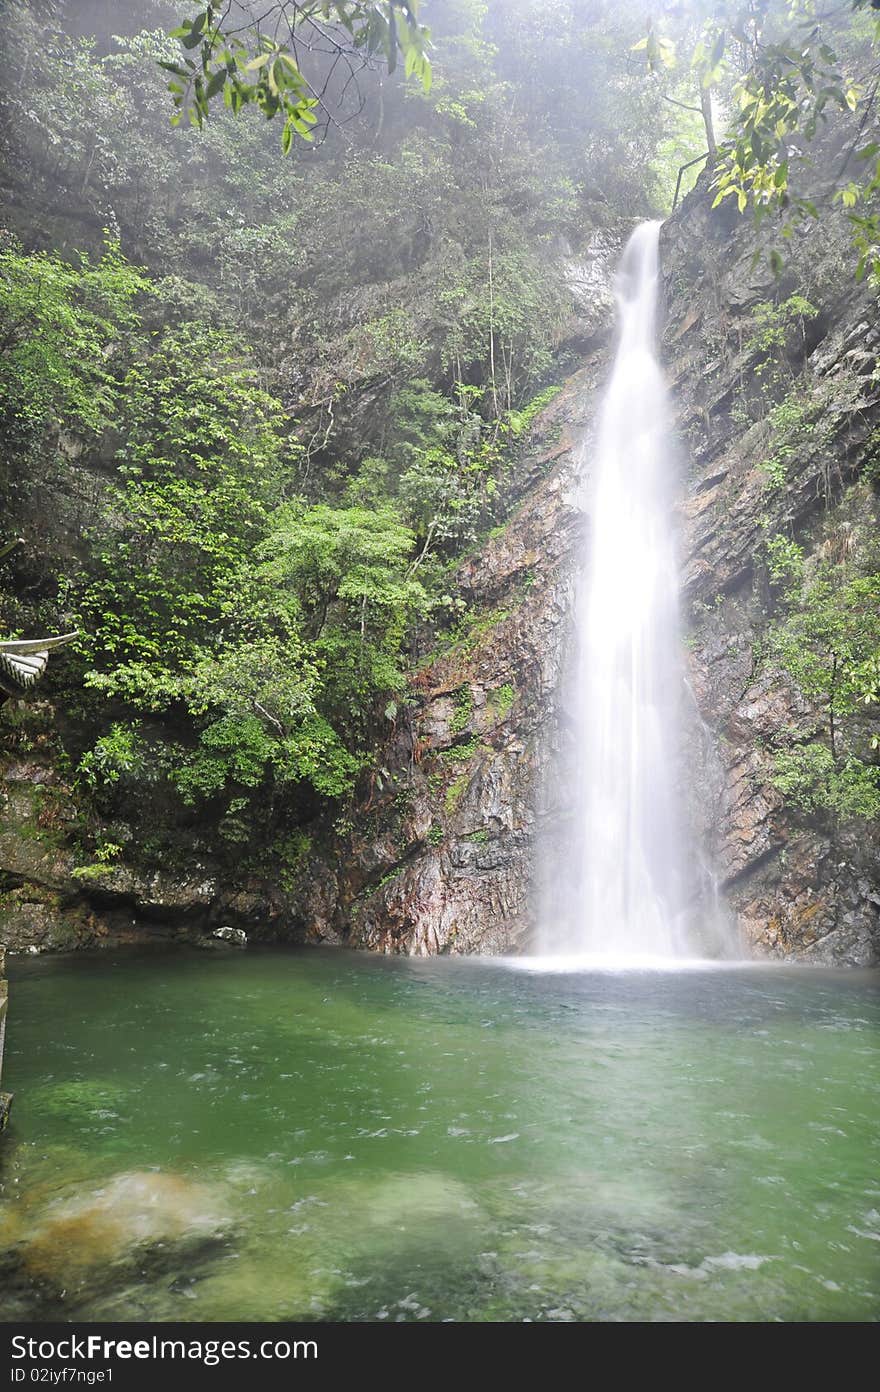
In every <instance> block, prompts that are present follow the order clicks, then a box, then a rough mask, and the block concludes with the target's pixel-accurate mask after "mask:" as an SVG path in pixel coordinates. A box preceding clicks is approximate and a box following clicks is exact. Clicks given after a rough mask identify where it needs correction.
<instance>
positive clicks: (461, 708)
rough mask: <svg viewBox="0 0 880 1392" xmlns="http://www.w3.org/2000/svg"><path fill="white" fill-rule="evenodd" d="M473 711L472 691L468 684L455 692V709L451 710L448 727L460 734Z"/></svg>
mask: <svg viewBox="0 0 880 1392" xmlns="http://www.w3.org/2000/svg"><path fill="white" fill-rule="evenodd" d="M473 713H474V693H473V692H472V691H471V688H470V687H469V686H463V687H461V688H460V689H459V690H458V691H457V692H456V693H455V710H454V711H453V715H452V721H451V724H450V728H451V729H452V730H453V732H454V733H455V734H460V733H461V731H462V730H466V729H467V727H468V725H469V724H470V721H471V716H472V715H473Z"/></svg>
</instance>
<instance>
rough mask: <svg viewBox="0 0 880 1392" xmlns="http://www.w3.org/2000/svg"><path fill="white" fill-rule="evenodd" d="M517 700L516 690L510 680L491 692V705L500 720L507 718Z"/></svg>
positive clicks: (496, 717)
mask: <svg viewBox="0 0 880 1392" xmlns="http://www.w3.org/2000/svg"><path fill="white" fill-rule="evenodd" d="M515 700H516V690H515V688H514V687H513V686H512V685H511V683H510V682H505V683H504V685H503V686H497V687H496V688H495V690H494V691H490V692H489V705H490V706H491V707H492V711H493V713H494V715H495V719H496V720H498V721H501V720H506V719H507V717H508V715H509V714H510V709H511V706H512V705H513V703H514V701H515Z"/></svg>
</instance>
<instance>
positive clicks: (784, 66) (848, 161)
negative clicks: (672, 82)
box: [636, 0, 880, 278]
mask: <svg viewBox="0 0 880 1392" xmlns="http://www.w3.org/2000/svg"><path fill="white" fill-rule="evenodd" d="M876 8H878V6H877V4H876V2H875V0H848V3H847V4H844V5H839V6H835V7H832V8H831V9H830V10H827V11H822V10H820V11H819V12H817V11H816V8H815V6H814V5H813V3H812V0H791V3H790V4H787V5H785V6H784V7H783V6H779V7H776V6H774V5H772V4H770V3H769V0H702V4H701V5H700V6H699V7H698V9H697V11H696V13H695V12H694V11H693V10H692V9H688V11H687V12H686V16H685V19H684V21H683V22H682V23H681V24H680V26H679V31H678V33H677V34H676V35H675V36H671V35H669V34H666V33H663V32H662V31H660V30H659V29H654V28H651V29H649V32H648V34H647V35H646V36H645V37H643V38H642V39H641V40H640V41H639V43H638V44H637V45H636V50H637V51H639V52H643V53H644V55H645V60H646V64H647V67H648V69H649V71H650V72H651V73H652V74H654V75H655V76H660V75H662V74H664V73H666V74H669V73H680V72H681V71H682V68H684V69H685V70H687V71H690V73H691V74H692V75H693V77H694V79H695V80H696V82H697V84H698V89H699V93H700V104H701V109H702V112H703V116H704V121H705V131H706V142H707V147H708V148H707V158H708V160H709V163H710V165H711V166H712V167H713V169H714V178H713V185H712V186H713V188H714V190H715V195H716V196H715V206H717V205H718V204H720V203H722V202H724V201H725V200H726V199H728V198H733V199H735V201H736V204H737V207H738V209H739V211H740V212H741V213H745V212H746V211H747V210H748V209H751V210H752V213H753V215H754V217H755V220H756V221H757V222H758V223H760V222H762V221H763V220H764V219H765V218H766V217H767V216H768V214H770V213H777V214H779V215H781V216H782V218H783V222H782V228H781V230H782V235H783V237H785V238H788V237H790V236H791V235H792V230H793V226H794V224H795V223H796V222H797V221H798V220H799V219H802V218H804V217H813V218H815V217H818V216H819V208H820V205H821V201H822V198H818V199H817V197H816V196H815V195H814V194H808V193H807V192H806V191H804V189H803V188H801V187H800V183H799V175H800V172H801V170H802V169H803V167H804V166H805V164H806V161H807V157H808V154H809V147H810V144H811V142H812V141H814V140H815V139H816V137H817V136H818V135H819V134H820V133H821V132H822V131H823V129H824V128H825V125H826V122H827V117H828V114H829V112H833V111H835V110H836V111H838V112H841V113H843V114H844V116H846V117H850V118H852V121H853V130H852V134H851V136H850V137H848V138H847V142H846V147H845V149H844V150H843V153H842V158H841V159H840V162H839V166H838V169H837V170H836V172H835V175H834V177H833V180H832V184H831V187H830V188H829V189H828V191H827V193H826V194H825V195H823V197H824V198H825V199H826V200H827V201H829V202H830V201H832V200H835V201H838V202H840V203H842V204H843V206H844V207H845V208H846V209H847V216H848V218H849V221H850V223H851V226H852V232H853V242H854V245H855V248H856V251H857V253H858V264H857V268H856V273H857V276H858V277H859V278H861V276H863V275H864V274H865V272H866V270H867V269H869V268H870V269H871V270H872V271H873V272H874V273H875V274H877V273H880V221H878V213H877V212H876V210H875V209H874V208H873V207H872V206H871V204H872V201H873V199H874V195H875V194H876V193H877V192H878V190H880V158H878V156H880V143H878V142H877V141H875V140H873V139H866V138H865V132H866V128H867V126H868V122H869V121H870V118H871V116H872V114H873V112H874V109H875V103H876V97H877V92H878V86H880V60H878V55H877V49H878V47H880V18H876V17H874V18H869V16H868V14H867V13H866V12H867V11H868V10H870V9H876ZM676 40H677V41H676ZM722 86H726V88H727V93H728V98H729V101H730V104H731V105H732V108H733V115H732V118H731V125H730V130H729V133H728V134H727V135H726V137H725V138H724V139H723V140H722V141H721V143H720V144H718V143H717V142H716V138H715V131H714V124H713V118H712V108H711V94H712V92H713V91H714V90H719V89H720V88H721V87H722ZM699 158H702V157H700V156H698V159H699ZM859 168H861V170H862V171H863V172H862V173H861V174H860V175H859V174H858V173H857V171H858V169H859ZM770 256H771V261H772V263H773V266H774V269H775V270H776V271H779V270H780V269H781V265H782V258H781V256H780V253H779V251H778V249H776V248H774V249H772V250H771V252H770Z"/></svg>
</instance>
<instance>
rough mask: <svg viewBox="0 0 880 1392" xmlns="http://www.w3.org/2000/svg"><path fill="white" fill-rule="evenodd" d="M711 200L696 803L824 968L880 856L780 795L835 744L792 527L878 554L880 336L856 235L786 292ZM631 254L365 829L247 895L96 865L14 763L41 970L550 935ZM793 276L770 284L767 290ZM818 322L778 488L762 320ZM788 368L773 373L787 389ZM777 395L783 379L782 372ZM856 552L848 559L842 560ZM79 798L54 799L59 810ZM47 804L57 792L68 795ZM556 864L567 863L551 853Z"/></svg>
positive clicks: (478, 573) (697, 347)
mask: <svg viewBox="0 0 880 1392" xmlns="http://www.w3.org/2000/svg"><path fill="white" fill-rule="evenodd" d="M710 201H711V200H710V199H709V198H708V197H707V196H706V193H705V190H701V189H700V188H699V187H698V189H697V190H696V191H695V193H694V194H692V195H691V196H690V197H689V199H688V200H686V203H685V205H684V206H683V208H682V209H681V210H680V211H679V213H678V214H676V216H675V217H674V218H673V219H672V220H671V221H670V222H669V223H668V224H667V226H666V228H665V229H664V233H663V240H662V261H663V278H664V291H665V301H666V327H665V333H664V340H663V353H664V357H665V360H666V365H667V370H668V374H669V377H670V380H671V384H672V388H673V395H674V400H675V404H676V409H677V413H678V421H679V429H680V435H681V441H682V452H681V453H682V468H683V475H684V486H683V491H684V497H683V502H682V508H681V524H682V552H683V561H684V574H685V595H686V609H687V617H688V621H689V636H688V664H689V671H690V679H689V686H690V695H691V698H692V699H691V700H690V701H689V707H688V709H689V719H690V731H689V751H688V758H687V761H686V762H687V772H688V790H687V791H688V797H689V802H690V805H691V810H692V820H693V824H694V835H695V837H696V838H697V842H698V845H699V849H700V853H701V854H702V855H704V856H705V858H706V860H707V863H711V864H713V865H714V866H715V867H716V870H717V878H718V886H719V891H720V893H721V895H722V897H723V899H724V900H725V901H726V902H727V903H728V905H729V908H730V913H731V916H732V918H733V920H734V921H735V923H736V924H737V925H738V927H739V930H740V933H741V935H742V938H743V939H744V941H745V943H746V945H747V946H748V947H749V948H750V949H751V950H753V951H754V952H756V953H757V954H769V955H771V956H784V957H798V958H804V959H806V960H810V961H815V962H836V963H861V964H867V963H873V962H876V961H878V960H880V928H878V924H880V913H878V910H880V893H878V890H877V885H878V870H880V851H878V848H877V846H876V844H873V843H871V842H870V840H869V838H868V837H866V835H865V829H864V825H862V826H861V827H860V828H854V827H853V826H846V825H837V824H832V823H831V822H828V821H825V822H822V821H821V820H819V821H816V820H814V821H813V822H812V823H809V824H808V823H807V822H805V821H804V820H803V819H802V818H800V819H799V818H798V816H796V815H795V813H794V812H793V811H792V810H791V808H790V807H788V806H787V805H786V804H784V802H783V799H782V797H781V795H780V794H779V792H778V791H777V790H776V788H775V786H774V783H773V756H772V748H771V747H770V746H771V744H772V737H773V735H774V732H775V731H778V730H779V729H780V728H782V727H786V728H788V727H790V728H792V729H794V730H796V731H800V732H801V733H802V734H803V735H804V736H805V737H806V736H809V735H811V734H813V733H815V732H817V731H820V730H821V729H822V728H823V722H824V721H825V719H826V713H825V712H823V711H822V710H820V709H817V708H811V706H810V705H809V703H808V702H806V701H805V700H804V698H803V697H802V696H800V695H799V694H798V693H797V692H796V690H795V688H794V687H793V685H792V683H791V682H790V680H789V679H788V678H787V677H786V675H785V674H784V672H783V671H782V670H781V669H773V668H772V667H770V668H768V667H767V666H766V664H765V665H763V666H762V667H761V668H760V670H759V669H758V668H757V666H756V662H755V656H754V651H755V643H756V639H758V638H759V637H760V635H761V633H762V631H763V630H764V629H765V628H766V626H767V624H768V623H769V621H770V619H769V617H768V612H769V611H768V596H767V579H766V568H765V567H764V566H763V562H762V559H761V558H762V555H763V554H764V553H763V551H762V544H763V542H764V541H765V538H766V535H767V533H768V529H769V530H770V531H773V532H781V531H783V530H784V531H785V532H786V534H787V535H790V536H792V537H796V538H797V539H798V540H799V542H800V544H801V545H802V546H803V547H804V548H805V550H806V551H807V553H809V552H810V551H818V550H819V549H821V548H829V547H830V548H832V549H833V548H834V547H835V546H839V545H841V544H844V542H846V539H847V538H848V539H849V541H848V542H846V544H854V543H853V538H858V536H859V535H861V534H862V533H863V532H864V531H865V529H866V527H868V526H869V525H871V524H873V522H874V521H875V520H876V519H875V514H876V496H875V494H874V492H873V491H872V488H871V486H870V485H869V484H868V483H867V482H864V481H860V477H861V473H862V469H863V466H864V463H865V461H866V459H867V458H868V457H869V456H870V455H871V451H872V450H873V449H875V448H876V439H875V438H874V431H875V430H876V428H877V424H878V422H877V413H878V409H880V404H878V403H880V393H878V387H877V383H876V381H875V370H876V364H877V354H878V348H880V329H878V328H877V326H876V306H875V296H874V295H873V293H872V292H870V291H869V290H868V289H867V288H866V287H864V286H861V287H860V286H858V285H857V284H856V282H855V280H854V278H853V274H852V264H851V260H850V256H849V249H848V244H847V237H846V230H845V228H844V227H843V225H837V224H834V222H833V219H832V218H831V217H829V218H826V219H824V220H823V222H822V225H821V226H820V227H815V228H813V229H812V230H810V231H807V232H806V233H804V234H803V235H800V236H799V237H798V238H796V239H795V246H794V250H793V254H792V256H791V259H790V261H789V263H788V266H787V269H786V272H785V277H786V279H785V281H784V282H783V283H782V285H780V284H778V283H776V282H775V281H774V279H773V276H772V275H771V273H770V271H769V266H768V263H767V261H766V258H765V259H764V260H763V261H762V262H760V263H759V264H758V266H757V267H756V266H755V265H754V263H753V258H754V251H755V245H756V243H755V237H754V232H753V229H752V228H751V226H750V224H749V223H747V222H746V220H742V222H739V221H738V220H737V219H736V218H733V219H731V217H730V215H729V214H728V213H727V211H726V210H724V209H720V210H718V211H716V212H713V211H711V208H710ZM618 246H619V242H618V241H617V240H616V239H614V238H613V237H608V236H607V235H606V236H604V237H603V238H602V239H600V240H599V241H597V242H596V244H595V246H593V247H592V249H591V251H590V253H589V254H588V256H587V257H586V258H584V259H581V260H580V261H579V262H577V263H573V265H572V290H573V320H572V328H571V333H570V335H569V351H577V352H578V353H579V354H580V356H581V362H582V366H581V367H580V369H579V370H578V371H577V372H576V373H575V374H574V375H573V376H572V377H571V378H570V379H569V380H568V381H567V382H566V384H565V385H564V387H563V389H562V390H561V391H560V393H559V394H558V395H557V396H556V397H555V399H554V400H553V401H552V402H551V403H550V405H549V406H548V407H546V408H545V410H544V411H543V412H542V413H541V414H540V415H539V416H538V417H537V419H536V420H535V421H534V423H533V425H532V427H531V430H530V432H529V435H528V437H527V439H526V440H525V441H524V442H523V444H522V446H521V447H520V449H519V451H518V457H517V458H516V459H515V460H514V461H512V463H511V474H510V479H509V490H510V496H511V497H512V498H514V499H515V500H517V501H516V505H515V507H514V510H513V513H512V515H511V517H510V520H509V521H508V522H507V524H506V525H505V526H504V527H501V528H498V529H497V530H496V532H495V533H494V534H493V535H492V536H491V537H490V538H489V539H488V540H487V542H486V543H485V544H484V545H482V546H481V547H480V549H479V550H477V551H476V552H475V553H474V554H473V555H472V556H471V557H470V558H468V559H467V560H466V561H465V562H464V563H463V564H462V565H461V567H460V569H459V572H458V585H459V588H460V593H461V595H462V597H463V598H464V600H465V601H466V604H467V609H466V611H465V616H464V618H463V619H462V621H461V623H460V625H459V628H458V630H457V632H456V633H455V634H454V635H452V636H449V637H447V638H446V639H445V640H444V641H442V642H441V644H440V646H439V647H438V649H437V651H435V652H433V653H430V654H428V653H426V654H425V655H424V656H423V658H422V660H421V662H420V664H419V666H418V670H417V672H416V675H415V678H414V681H413V691H414V696H413V699H412V700H411V701H410V702H408V703H407V704H406V705H405V706H404V707H402V709H401V711H400V713H399V714H398V717H397V721H396V725H395V728H394V731H393V734H392V736H391V737H390V739H389V741H388V743H387V745H386V747H385V748H384V750H383V751H382V756H381V759H380V765H381V767H380V771H379V773H378V774H377V775H376V776H375V777H374V779H373V781H372V785H371V787H370V788H369V789H368V790H367V792H366V793H365V795H364V797H363V798H362V800H361V802H360V804H359V805H358V806H356V807H355V809H354V810H353V812H351V813H350V815H349V816H348V818H347V819H346V820H345V821H343V822H341V823H339V822H338V823H337V824H336V825H335V826H333V827H331V826H329V825H319V826H316V827H314V828H313V829H312V834H311V835H310V836H309V837H308V838H305V837H301V838H300V839H299V840H298V841H297V843H296V846H295V847H294V848H293V850H292V852H291V858H290V862H289V864H287V865H285V866H280V867H279V873H278V875H277V877H275V878H272V879H271V880H269V879H266V878H264V879H262V880H254V879H248V880H247V881H244V882H241V883H238V882H235V883H232V882H230V880H231V878H232V879H234V877H230V875H229V872H228V871H225V872H224V870H223V869H222V867H219V866H217V865H214V864H212V863H210V862H209V861H208V860H206V859H205V858H204V857H200V855H199V853H198V849H197V846H196V845H195V843H194V848H193V852H192V855H191V856H190V857H189V861H188V869H187V870H186V871H183V870H181V871H179V872H175V871H173V870H170V869H169V870H154V871H150V872H145V871H138V870H135V869H134V868H128V869H126V868H124V867H114V868H113V869H109V868H107V869H103V870H102V869H98V870H97V871H95V869H94V867H92V872H91V874H90V873H89V872H88V871H87V872H86V873H83V871H82V869H81V868H80V869H78V868H77V866H76V865H75V863H74V861H75V857H73V855H72V853H71V852H70V851H69V849H67V847H66V842H65V836H64V825H63V822H64V816H65V815H66V814H65V812H64V807H65V802H64V796H63V783H62V780H61V779H60V778H59V776H58V774H57V772H54V771H53V770H52V769H51V761H46V760H43V761H42V762H41V761H40V760H39V759H38V760H37V761H36V764H34V765H33V766H32V765H31V764H27V765H25V764H22V763H21V761H19V762H18V763H10V765H9V767H8V769H7V775H6V783H5V791H4V804H3V809H2V817H0V862H2V870H3V872H4V879H5V887H6V893H5V894H4V895H3V897H2V901H0V911H2V923H3V924H4V925H5V926H4V927H3V929H2V931H3V936H4V938H5V940H6V941H7V942H10V943H11V944H12V945H14V946H18V947H23V946H26V945H27V944H28V943H36V944H38V945H44V946H71V945H81V944H82V945H89V944H93V943H96V942H101V941H108V940H109V941H118V940H120V939H121V938H124V937H126V936H131V935H132V934H134V935H138V934H142V933H143V932H144V931H149V932H153V931H156V927H155V926H156V925H159V928H158V931H160V932H163V933H166V934H169V933H170V934H172V935H176V934H180V933H184V934H196V935H198V934H199V933H202V932H204V930H205V928H206V927H214V926H217V925H219V924H222V923H231V924H235V925H237V926H241V927H244V928H245V929H246V930H247V931H248V932H249V933H250V934H252V935H254V936H257V937H260V936H263V937H284V938H289V939H293V940H298V941H324V942H333V943H346V944H350V945H352V946H358V947H366V948H371V949H374V950H379V951H385V952H409V953H417V954H426V953H437V952H510V951H516V950H520V949H522V948H523V947H524V946H525V945H527V943H528V941H529V939H530V936H531V934H532V933H533V924H534V919H535V898H536V894H537V893H538V890H537V888H536V886H537V879H536V874H535V865H536V860H537V848H538V846H539V844H540V845H542V846H543V847H544V848H546V847H548V846H550V847H555V848H556V849H557V850H559V848H560V847H561V848H562V849H563V853H564V847H565V845H566V837H567V834H568V826H567V808H566V799H565V786H564V779H562V778H560V777H559V770H560V769H561V768H562V769H564V766H565V762H566V751H567V746H568V741H570V739H571V734H570V732H569V731H568V729H567V728H566V722H565V717H564V712H563V711H562V710H561V709H560V706H559V699H558V696H559V692H560V689H561V686H562V682H563V675H564V671H565V667H566V663H567V662H568V660H569V658H570V656H571V640H572V633H571V601H572V592H573V578H574V572H575V567H576V565H577V561H578V557H579V555H580V553H581V550H582V547H581V545H580V542H581V538H582V536H583V530H582V529H583V527H584V526H586V525H588V522H587V520H586V519H584V518H583V517H582V515H581V514H580V513H579V511H578V510H577V508H576V506H575V502H574V497H575V484H576V479H577V475H578V471H579V470H580V469H586V470H589V467H590V460H591V431H592V425H593V421H594V417H595V402H596V395H597V392H598V391H599V390H600V388H601V385H602V383H603V381H604V379H605V376H606V375H607V368H608V356H609V355H608V348H609V340H610V330H611V319H612V313H611V302H610V295H609V292H608V286H609V277H610V266H611V264H612V263H613V260H614V259H615V256H616V253H617V250H618ZM765 268H766V269H765ZM795 291H796V292H797V293H798V294H800V295H802V296H804V297H807V298H808V299H809V301H810V303H811V305H812V306H814V307H815V309H816V311H817V312H816V313H815V314H813V315H811V317H810V318H809V321H808V322H806V321H805V322H804V323H803V324H802V325H801V326H800V329H799V333H796V334H794V335H793V336H791V337H790V341H789V340H785V341H784V342H783V343H781V345H778V346H777V349H775V350H774V355H773V364H772V368H773V371H776V370H777V369H778V370H779V371H781V372H784V374H785V385H786V391H787V392H788V393H789V395H790V390H791V387H792V386H796V387H797V391H798V394H799V400H802V401H806V402H807V403H809V404H810V409H809V411H808V412H807V413H806V414H805V415H802V417H801V420H802V421H803V420H804V419H808V420H809V421H810V422H811V424H812V426H814V427H815V426H816V425H817V424H820V425H821V428H819V429H816V428H812V429H809V430H805V429H800V427H797V428H794V427H793V433H791V437H790V438H789V439H788V442H787V445H786V453H785V459H786V469H785V478H784V479H782V478H777V479H776V482H775V484H774V487H773V489H772V490H768V487H767V478H766V469H765V468H763V467H762V464H763V463H764V462H765V461H766V457H767V453H768V448H769V447H770V444H771V443H772V442H770V441H769V433H768V432H769V431H770V426H769V425H768V421H767V418H766V415H765V414H764V413H763V409H762V408H761V406H760V405H759V404H758V403H759V401H760V399H762V396H763V395H766V390H765V389H766V386H767V378H766V373H767V372H768V371H769V370H770V369H769V368H768V367H767V363H766V361H765V358H766V355H764V357H762V353H763V349H761V348H760V347H756V346H755V343H754V337H755V335H754V333H753V330H752V328H751V327H750V326H753V323H754V316H755V311H756V307H758V306H760V305H761V304H762V303H764V302H767V301H770V300H771V299H774V298H775V299H776V300H779V299H780V298H781V297H783V296H784V295H786V294H788V295H790V294H792V293H794V292H795ZM759 369H760V371H759ZM762 373H763V374H764V376H763V377H762V375H761V374H762ZM841 538H843V542H842V540H841ZM53 785H54V787H53ZM41 787H42V788H43V791H42V792H41V791H40V788H41ZM542 854H543V853H542Z"/></svg>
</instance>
